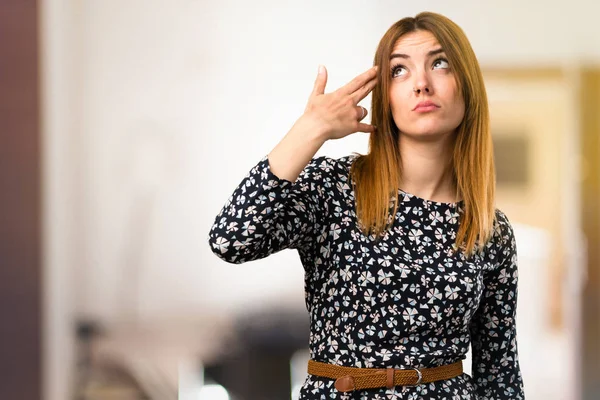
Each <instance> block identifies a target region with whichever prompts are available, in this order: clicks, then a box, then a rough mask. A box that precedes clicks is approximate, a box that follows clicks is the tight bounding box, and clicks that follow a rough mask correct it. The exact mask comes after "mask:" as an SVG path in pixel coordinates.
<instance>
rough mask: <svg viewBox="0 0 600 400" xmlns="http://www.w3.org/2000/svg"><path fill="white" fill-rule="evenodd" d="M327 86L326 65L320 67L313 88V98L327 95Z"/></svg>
mask: <svg viewBox="0 0 600 400" xmlns="http://www.w3.org/2000/svg"><path fill="white" fill-rule="evenodd" d="M325 85H327V69H326V68H325V66H324V65H319V72H318V74H317V79H315V85H314V86H313V91H312V94H311V95H312V96H315V95H318V94H324V93H325Z"/></svg>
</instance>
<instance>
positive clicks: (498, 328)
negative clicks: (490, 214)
mask: <svg viewBox="0 0 600 400" xmlns="http://www.w3.org/2000/svg"><path fill="white" fill-rule="evenodd" d="M497 223H498V226H497V228H496V231H497V232H499V235H500V236H501V237H500V241H499V243H500V245H499V246H498V247H496V249H497V252H496V257H495V262H494V266H493V268H492V269H491V270H490V271H487V272H485V275H484V285H485V288H484V290H483V294H482V297H481V302H480V305H479V308H478V310H477V312H476V313H475V315H474V317H473V320H472V321H471V325H470V333H471V343H472V349H473V352H472V362H473V363H472V373H473V378H474V379H473V380H474V382H475V386H476V390H477V395H478V397H477V398H478V399H479V400H503V399H507V400H508V399H511V400H523V399H525V393H524V388H523V379H522V376H521V369H520V365H519V356H518V350H517V328H516V323H515V322H516V313H517V283H518V269H517V248H516V241H515V237H514V232H513V229H512V227H511V225H510V222H509V221H508V219H507V217H506V216H505V215H504V214H503V213H501V212H500V211H498V212H497Z"/></svg>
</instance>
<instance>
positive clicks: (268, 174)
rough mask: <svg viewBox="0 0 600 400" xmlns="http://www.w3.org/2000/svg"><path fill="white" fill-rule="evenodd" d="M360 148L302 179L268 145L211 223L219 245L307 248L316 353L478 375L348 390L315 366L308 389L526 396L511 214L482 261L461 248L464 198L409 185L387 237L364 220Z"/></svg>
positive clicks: (264, 251)
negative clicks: (443, 199) (452, 199)
mask: <svg viewBox="0 0 600 400" xmlns="http://www.w3.org/2000/svg"><path fill="white" fill-rule="evenodd" d="M356 157H357V155H355V154H351V155H348V156H345V157H341V158H337V159H335V158H330V157H327V156H320V157H314V158H312V159H311V161H310V162H309V163H308V165H307V166H306V167H305V168H304V170H303V171H302V172H301V174H300V176H299V177H298V179H297V180H296V181H295V182H294V183H292V182H290V181H288V180H285V179H281V178H279V177H277V176H276V175H274V173H273V172H272V171H271V169H270V165H269V161H268V158H267V156H264V157H263V158H262V159H261V160H260V161H259V162H258V163H257V164H256V165H255V166H254V167H252V168H251V170H250V171H249V173H248V174H247V175H246V176H245V177H244V179H243V180H242V181H241V182H240V184H239V185H238V187H237V188H236V189H235V190H234V192H233V194H232V195H231V197H229V199H228V200H227V202H226V204H225V205H224V206H223V208H222V210H221V211H220V212H219V214H218V215H217V216H216V218H215V221H214V224H213V225H212V227H211V229H210V233H209V237H208V240H209V244H210V247H211V249H212V251H213V252H214V253H215V254H216V255H217V256H219V257H220V258H221V259H223V260H225V261H227V262H229V263H236V264H241V263H244V262H246V261H251V260H257V259H261V258H264V257H267V256H268V255H270V254H273V253H275V252H278V251H280V250H283V249H286V248H290V249H296V250H297V251H298V254H299V256H300V259H301V262H302V265H303V266H304V270H305V293H306V294H305V297H306V307H307V309H308V312H309V315H310V338H309V349H310V356H311V358H312V359H314V360H316V361H321V362H326V363H332V364H338V365H344V366H351V367H362V368H386V367H394V368H426V367H435V366H439V365H445V364H450V363H453V362H456V361H458V360H461V359H465V356H466V353H467V351H468V349H469V345H471V344H472V346H473V352H472V361H473V363H472V376H471V375H469V374H467V373H463V374H462V375H459V376H457V377H455V378H452V379H448V380H444V381H438V382H432V383H426V384H421V385H417V386H397V387H396V388H394V389H385V388H382V389H370V390H361V391H356V392H350V393H340V392H338V391H337V390H336V389H335V388H334V386H333V380H330V379H326V378H320V377H316V376H311V375H307V378H306V380H305V382H304V384H303V386H302V389H301V392H300V399H303V400H306V399H319V400H321V399H323V400H325V399H357V400H359V399H360V400H371V399H403V400H404V399H427V400H434V399H436V400H445V399H447V400H450V399H481V400H483V399H489V400H492V399H494V400H499V399H511V400H515V399H517V400H518V399H524V398H525V396H524V392H523V380H522V376H521V370H520V366H519V358H518V352H517V335H516V325H515V320H516V303H517V281H518V272H517V255H516V247H515V238H514V235H513V230H512V227H511V225H510V223H509V221H508V219H507V217H506V216H505V215H504V214H503V213H502V212H501V211H499V210H497V211H496V222H495V229H494V234H493V238H492V240H491V241H490V242H489V243H488V245H487V247H486V248H485V250H484V251H483V252H482V253H481V254H478V255H476V256H475V257H473V258H472V259H470V260H465V258H464V257H463V255H462V254H461V253H460V252H455V251H454V250H453V247H452V244H453V243H454V240H455V237H456V233H457V228H458V221H459V216H460V214H461V211H462V202H458V203H440V202H434V201H430V200H425V199H422V198H419V197H417V196H414V195H412V194H409V193H406V192H404V191H402V190H400V191H399V192H398V196H399V201H400V203H399V206H398V211H397V214H396V218H395V221H394V224H393V226H392V228H391V229H390V230H388V231H387V232H386V233H385V235H384V236H383V238H382V239H381V240H380V241H378V242H376V241H375V240H374V239H375V238H374V236H365V235H363V233H361V231H360V230H359V229H358V225H357V220H356V214H355V197H354V190H353V185H352V181H351V177H350V174H349V169H350V165H351V163H352V162H353V161H354V160H355V159H356Z"/></svg>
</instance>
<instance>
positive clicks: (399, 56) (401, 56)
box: [390, 47, 444, 60]
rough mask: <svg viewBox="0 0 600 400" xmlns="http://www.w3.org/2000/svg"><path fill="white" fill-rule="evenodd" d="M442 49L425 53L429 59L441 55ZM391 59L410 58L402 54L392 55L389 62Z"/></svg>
mask: <svg viewBox="0 0 600 400" xmlns="http://www.w3.org/2000/svg"><path fill="white" fill-rule="evenodd" d="M443 52H444V49H442V48H441V47H440V48H439V49H435V50H431V51H429V52H428V53H427V57H431V56H435V55H436V54H440V53H443ZM393 58H410V56H409V55H408V54H402V53H393V54H392V55H391V56H390V60H391V59H393Z"/></svg>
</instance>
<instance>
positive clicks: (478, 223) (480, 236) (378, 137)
mask: <svg viewBox="0 0 600 400" xmlns="http://www.w3.org/2000/svg"><path fill="white" fill-rule="evenodd" d="M417 30H425V31H429V32H431V33H432V34H433V35H434V36H435V37H436V39H437V40H438V42H439V43H440V45H441V47H442V48H443V49H444V51H445V53H446V55H447V56H448V61H449V63H450V65H451V67H452V69H453V71H454V75H455V78H456V83H457V87H458V90H459V91H461V92H462V95H463V99H464V102H465V115H464V118H463V120H462V122H461V123H460V125H459V126H458V127H457V129H456V138H455V144H454V151H453V155H452V162H451V168H452V173H453V178H454V181H455V184H456V188H457V191H458V195H459V196H462V199H463V212H462V213H461V215H460V218H459V221H460V225H459V229H458V233H457V237H456V243H455V244H456V246H457V248H460V249H461V250H462V251H463V253H464V254H465V255H467V256H470V255H472V254H473V253H474V252H475V251H476V250H477V249H480V248H482V247H483V246H484V245H485V243H487V241H488V240H489V239H490V237H491V234H492V230H493V225H494V216H495V205H494V193H495V188H496V181H495V168H494V158H493V144H492V137H491V132H490V126H489V110H488V101H487V94H486V91H485V86H484V81H483V75H482V73H481V69H480V67H479V63H478V61H477V58H476V57H475V53H474V52H473V49H472V47H471V45H470V43H469V40H468V39H467V37H466V35H465V34H464V32H463V31H462V29H461V28H460V27H459V26H458V25H456V24H455V23H454V22H452V21H451V20H450V19H448V18H446V17H444V16H442V15H439V14H435V13H431V12H422V13H420V14H418V15H417V16H416V17H414V18H413V17H407V18H403V19H401V20H400V21H398V22H396V23H395V24H394V25H392V26H391V27H390V28H389V29H388V31H387V32H386V33H385V34H384V36H383V38H382V39H381V41H380V42H379V45H378V47H377V51H376V53H375V58H374V65H378V66H379V69H378V74H379V77H378V82H379V84H378V85H377V86H376V87H375V88H374V89H373V92H372V102H371V123H372V124H373V125H375V126H376V127H377V128H376V130H375V132H374V133H372V134H371V135H370V139H369V153H368V154H367V155H362V156H359V157H358V158H357V159H356V160H355V161H354V162H353V164H352V167H351V171H350V172H351V174H352V179H353V181H354V183H355V196H356V203H357V216H358V217H359V219H360V223H361V225H362V229H363V230H364V233H366V234H374V235H376V236H377V238H379V237H380V236H381V235H382V234H383V233H384V232H385V231H386V230H387V229H388V228H389V227H390V226H391V225H392V224H393V221H394V217H395V215H396V212H397V208H398V201H397V196H398V191H399V189H400V186H399V185H400V181H401V178H402V171H401V166H402V163H401V160H400V151H399V148H398V136H399V131H398V128H397V127H396V125H395V123H394V120H393V118H392V112H391V109H390V100H389V97H388V93H389V87H390V83H391V73H390V55H391V52H392V50H393V48H394V45H395V43H396V42H397V41H398V39H399V38H400V37H402V36H403V35H405V34H407V33H411V32H415V31H417ZM390 196H393V198H392V200H393V202H394V203H393V209H392V214H391V216H390Z"/></svg>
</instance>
